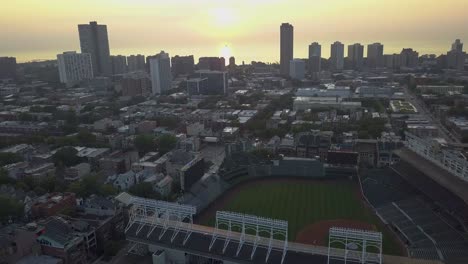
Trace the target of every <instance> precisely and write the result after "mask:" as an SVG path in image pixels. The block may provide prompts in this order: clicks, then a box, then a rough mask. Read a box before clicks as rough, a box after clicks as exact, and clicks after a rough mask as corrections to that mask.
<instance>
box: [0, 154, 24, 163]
mask: <svg viewBox="0 0 468 264" xmlns="http://www.w3.org/2000/svg"><path fill="white" fill-rule="evenodd" d="M20 161H23V158H22V157H21V156H19V155H17V154H14V153H8V152H5V153H3V152H2V153H0V166H5V165H8V164H12V163H17V162H20Z"/></svg>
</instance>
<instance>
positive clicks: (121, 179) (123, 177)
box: [106, 170, 137, 191]
mask: <svg viewBox="0 0 468 264" xmlns="http://www.w3.org/2000/svg"><path fill="white" fill-rule="evenodd" d="M106 183H108V184H112V186H114V187H115V188H116V189H118V190H119V191H126V190H128V189H129V188H130V187H132V186H133V185H135V184H136V183H137V178H136V175H135V173H134V172H133V171H131V170H129V171H127V172H125V173H121V174H115V175H111V176H109V177H108V178H107V180H106Z"/></svg>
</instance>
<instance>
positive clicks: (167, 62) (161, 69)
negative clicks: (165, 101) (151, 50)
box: [149, 51, 172, 95]
mask: <svg viewBox="0 0 468 264" xmlns="http://www.w3.org/2000/svg"><path fill="white" fill-rule="evenodd" d="M149 63H150V74H151V87H152V92H153V95H155V94H163V93H164V92H166V91H169V90H170V89H171V85H172V74H171V59H170V57H169V54H168V53H165V52H164V51H161V52H160V53H159V54H157V55H156V56H154V57H153V58H151V59H150V60H149Z"/></svg>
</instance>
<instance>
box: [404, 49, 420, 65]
mask: <svg viewBox="0 0 468 264" xmlns="http://www.w3.org/2000/svg"><path fill="white" fill-rule="evenodd" d="M418 60H419V53H418V52H417V51H414V50H413V49H403V50H402V51H401V53H400V67H405V68H416V67H417V66H418V64H419V61H418Z"/></svg>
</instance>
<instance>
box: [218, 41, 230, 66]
mask: <svg viewBox="0 0 468 264" xmlns="http://www.w3.org/2000/svg"><path fill="white" fill-rule="evenodd" d="M220 53H221V57H223V58H224V59H225V60H226V63H227V62H228V61H229V58H230V57H231V56H232V50H231V48H230V47H229V46H228V45H224V47H223V48H221V52H220Z"/></svg>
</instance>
